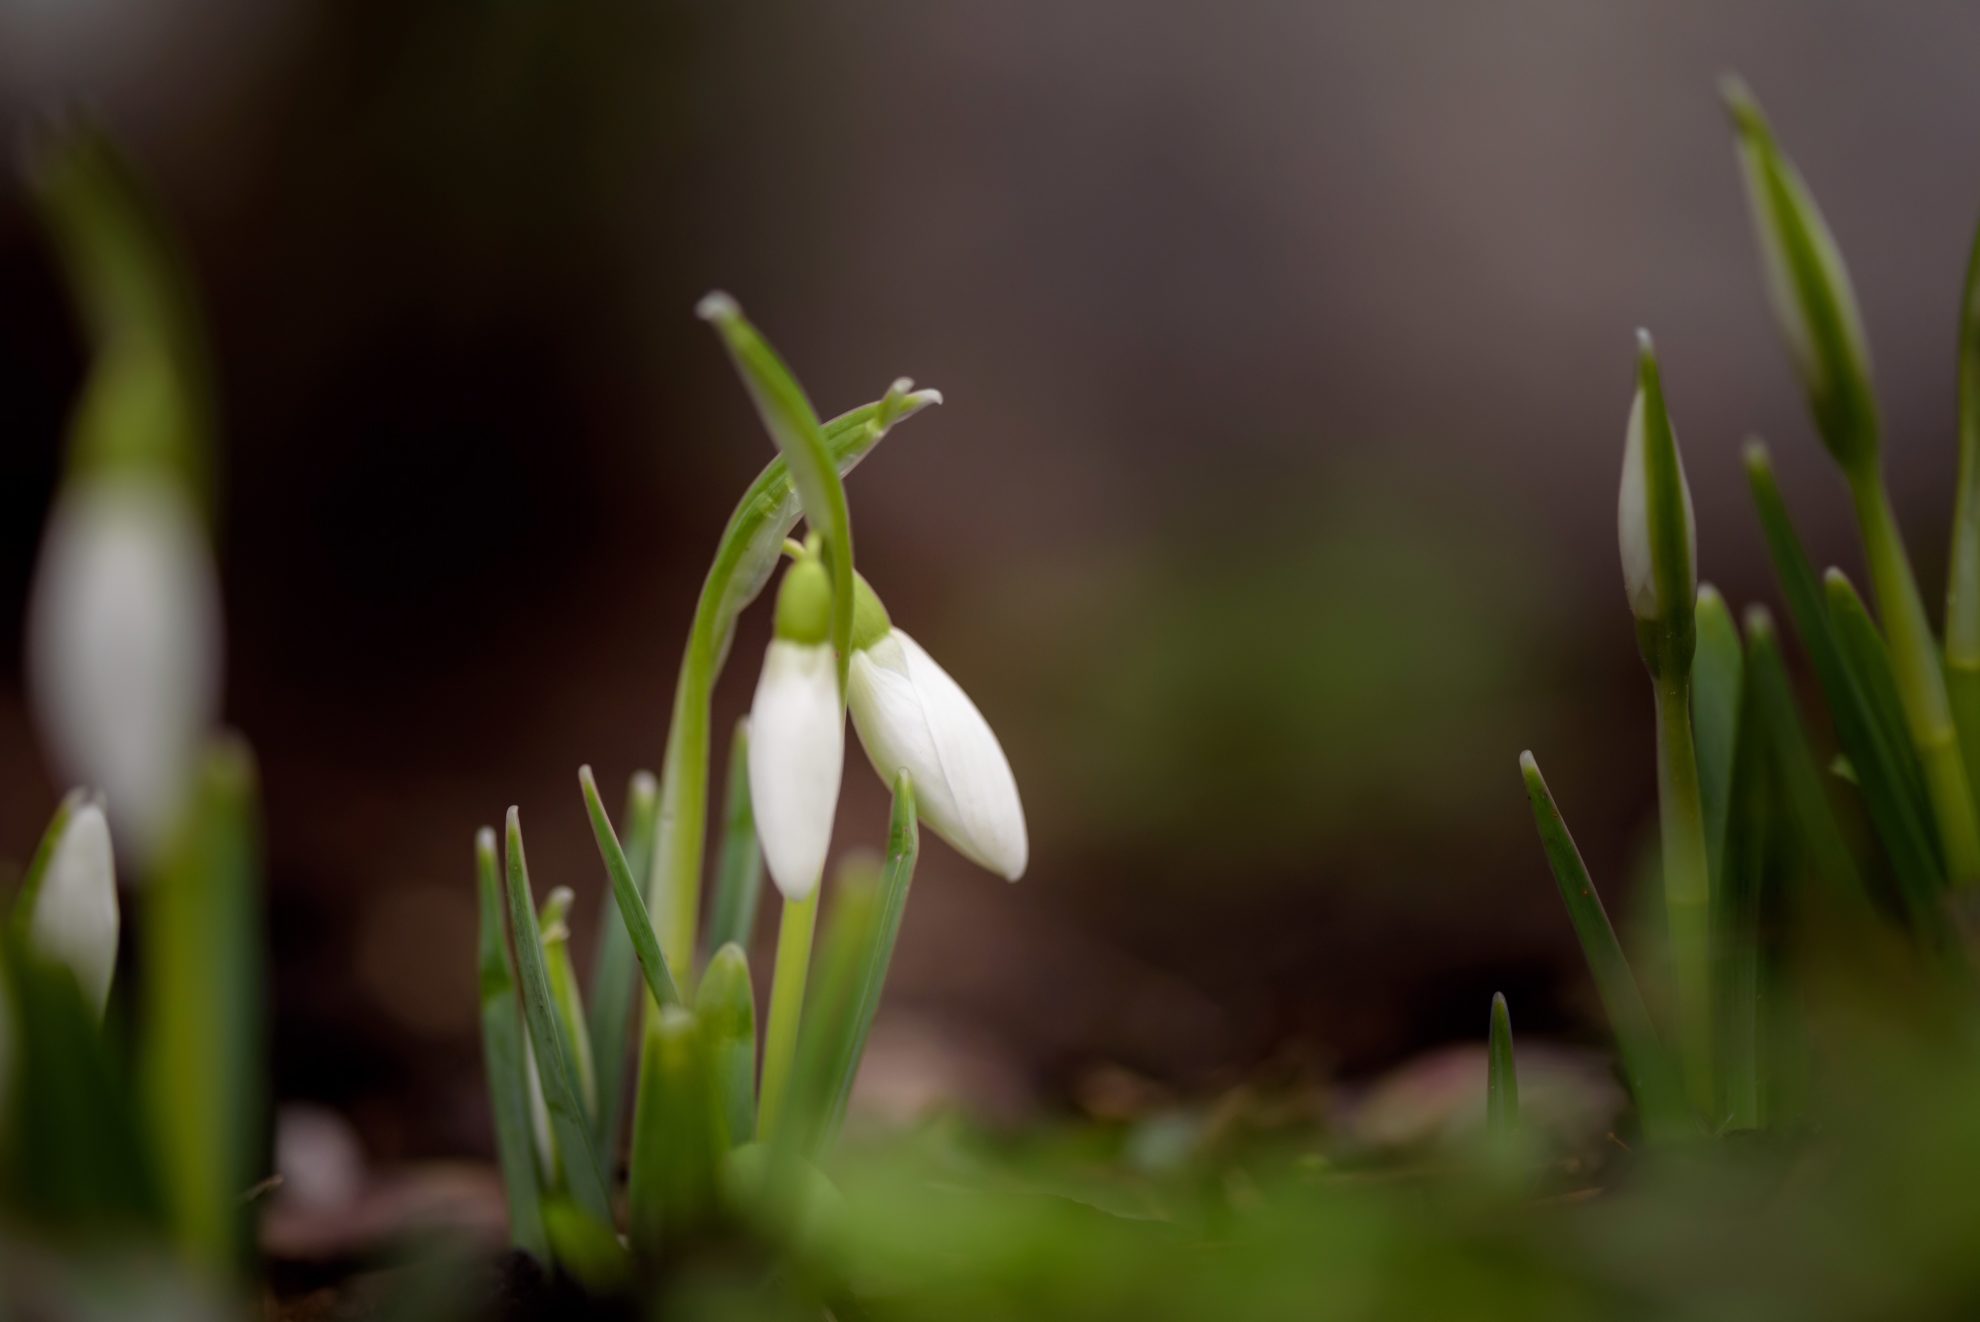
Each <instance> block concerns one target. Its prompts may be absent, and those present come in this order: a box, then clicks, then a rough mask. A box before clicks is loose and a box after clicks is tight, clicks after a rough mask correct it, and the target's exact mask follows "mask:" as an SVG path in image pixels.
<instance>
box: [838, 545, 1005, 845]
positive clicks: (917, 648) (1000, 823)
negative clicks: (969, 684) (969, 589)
mask: <svg viewBox="0 0 1980 1322" xmlns="http://www.w3.org/2000/svg"><path fill="white" fill-rule="evenodd" d="M854 591H855V593H856V596H855V600H854V620H853V655H852V665H851V669H850V672H849V678H848V682H847V689H846V700H847V705H848V707H849V709H850V710H851V712H852V719H853V726H854V728H855V729H857V730H858V732H859V740H860V743H861V744H863V745H865V747H866V755H867V757H868V758H869V759H871V761H872V763H873V769H874V770H875V771H877V772H879V773H880V778H881V779H882V780H884V781H886V782H888V783H889V784H892V783H893V780H894V777H895V776H896V775H897V774H899V773H900V772H901V771H906V772H907V773H908V775H909V776H910V777H911V778H912V779H913V782H914V796H915V804H916V807H917V808H918V809H919V811H920V814H921V820H922V821H923V822H926V823H927V824H928V826H929V828H930V829H932V830H933V831H934V832H935V833H936V834H937V835H939V836H941V837H942V838H943V839H944V840H946V841H948V842H949V843H950V844H951V845H953V846H954V847H955V849H956V850H957V852H958V853H960V854H962V855H963V856H964V857H965V858H967V859H969V860H970V861H971V862H973V863H977V864H980V865H981V866H983V867H986V868H988V869H990V870H991V871H992V872H995V873H997V874H998V875H999V876H1001V877H1004V878H1005V879H1006V880H1009V881H1016V880H1017V879H1018V878H1019V877H1021V876H1023V875H1024V867H1025V863H1026V860H1027V858H1028V857H1029V852H1030V846H1029V844H1028V843H1027V841H1026V838H1025V829H1024V807H1023V805H1022V804H1020V803H1019V802H1018V790H1017V780H1016V779H1015V778H1014V777H1013V776H1012V775H1011V764H1010V763H1009V762H1008V761H1006V760H1005V758H1004V750H1003V747H1002V746H1001V745H999V744H998V742H997V736H996V735H995V734H994V733H992V732H991V729H990V723H989V722H988V721H985V720H984V719H983V713H981V712H979V711H978V710H977V709H976V704H975V703H973V702H971V701H970V700H969V695H968V694H967V693H964V692H963V691H962V687H961V686H960V685H959V684H957V683H956V681H955V680H953V679H951V678H949V673H948V672H947V671H946V670H943V669H942V667H941V666H939V665H937V664H935V659H934V658H933V657H931V656H929V655H928V653H927V652H926V651H925V650H923V648H922V646H921V644H920V643H917V642H916V641H915V640H914V639H912V638H910V637H908V635H907V633H906V632H905V631H903V630H901V629H897V628H895V627H894V624H893V622H892V621H891V620H890V619H888V617H887V611H886V608H885V607H884V606H882V605H881V604H880V599H879V597H877V596H875V595H874V592H873V589H872V587H870V586H869V585H868V584H867V582H866V580H865V579H864V578H860V579H857V580H856V582H855V584H854Z"/></svg>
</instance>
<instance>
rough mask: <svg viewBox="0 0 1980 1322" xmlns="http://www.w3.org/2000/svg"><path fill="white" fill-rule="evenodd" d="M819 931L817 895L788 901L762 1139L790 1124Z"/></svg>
mask: <svg viewBox="0 0 1980 1322" xmlns="http://www.w3.org/2000/svg"><path fill="white" fill-rule="evenodd" d="M820 889H822V888H820ZM817 927H818V890H813V891H812V892H811V894H809V895H807V896H805V897H804V898H803V899H801V900H788V899H787V900H785V901H784V912H783V916H782V918H781V919H779V921H778V924H777V963H776V965H775V966H774V967H773V968H772V969H771V972H770V1022H769V1023H768V1024H767V1025H765V1027H764V1031H763V1087H762V1091H761V1092H759V1093H758V1094H757V1104H756V1132H757V1136H758V1137H759V1138H769V1137H772V1136H774V1135H775V1134H777V1133H778V1131H779V1128H780V1126H782V1125H783V1123H784V1121H785V1116H784V1109H785V1104H786V1102H788V1101H789V1093H790V1088H791V1076H792V1073H793V1070H794V1067H795V1064H796V1061H797V1051H798V1032H799V1028H800V1026H801V1025H802V1023H803V1020H804V1014H805V984H806V981H807V980H808V978H809V977H810V974H811V943H812V938H813V935H814V933H815V932H816V930H817Z"/></svg>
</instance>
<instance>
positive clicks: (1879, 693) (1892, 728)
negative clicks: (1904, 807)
mask: <svg viewBox="0 0 1980 1322" xmlns="http://www.w3.org/2000/svg"><path fill="white" fill-rule="evenodd" d="M1822 590H1823V593H1824V594H1825V595H1826V596H1827V598H1828V603H1829V623H1830V625H1831V626H1832V627H1833V628H1834V629H1835V633H1836V643H1837V645H1838V646H1840V647H1841V649H1842V656H1843V664H1844V665H1846V666H1848V667H1849V670H1850V674H1851V676H1852V677H1853V678H1854V679H1855V680H1856V686H1857V688H1858V690H1859V691H1861V692H1862V694H1863V698H1864V702H1865V709H1866V710H1867V711H1868V713H1869V715H1870V719H1871V720H1872V721H1874V722H1876V725H1877V730H1878V733H1879V734H1880V735H1882V737H1883V740H1884V742H1885V744H1886V745H1888V746H1889V747H1890V748H1891V749H1892V750H1893V754H1894V762H1895V766H1894V768H1893V770H1894V771H1895V772H1896V773H1897V774H1898V776H1899V778H1900V779H1901V780H1902V781H1903V785H1902V789H1903V792H1904V793H1905V794H1906V795H1908V796H1909V797H1910V798H1911V800H1912V801H1913V802H1915V803H1916V804H1917V805H1918V811H1919V812H1920V813H1921V814H1922V813H1926V812H1929V811H1930V810H1931V806H1930V805H1931V799H1930V798H1929V796H1928V795H1927V793H1926V789H1925V773H1924V771H1923V770H1922V769H1921V768H1920V767H1919V765H1918V758H1917V756H1916V754H1914V753H1913V752H1912V749H1911V741H1910V738H1909V736H1908V734H1907V732H1906V730H1905V724H1904V703H1903V701H1902V700H1901V699H1900V698H1899V697H1898V688H1897V676H1896V675H1895V674H1894V673H1893V672H1892V670H1891V654H1890V650H1889V649H1888V648H1887V647H1886V646H1885V645H1884V636H1883V634H1881V633H1879V632H1878V630H1877V623H1876V621H1875V620H1872V619H1871V618H1870V611H1869V609H1868V608H1867V607H1866V606H1865V605H1864V604H1863V598H1862V597H1861V596H1859V595H1858V594H1857V591H1856V587H1855V585H1854V584H1852V583H1851V582H1850V581H1849V577H1848V575H1846V574H1844V573H1843V572H1842V570H1840V569H1833V568H1832V569H1829V570H1827V571H1826V572H1824V573H1823V575H1822Z"/></svg>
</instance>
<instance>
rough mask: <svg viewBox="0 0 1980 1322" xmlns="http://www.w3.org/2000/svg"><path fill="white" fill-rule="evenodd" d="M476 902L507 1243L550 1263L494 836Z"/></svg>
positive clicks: (477, 845)
mask: <svg viewBox="0 0 1980 1322" xmlns="http://www.w3.org/2000/svg"><path fill="white" fill-rule="evenodd" d="M474 864H475V882H476V890H477V894H478V895H479V897H480V901H481V932H480V942H479V945H480V965H481V1067H482V1070H483V1072H484V1073H486V1075H487V1076H488V1105H489V1109H490V1110H491V1111H492V1113H493V1114H494V1118H495V1156H496V1159H497V1161H498V1162H499V1163H500V1165H501V1168H502V1188H503V1192H504V1193H505V1194H506V1195H507V1196H508V1204H509V1237H510V1240H511V1241H512V1242H513V1243H514V1244H515V1246H516V1247H517V1248H519V1249H521V1250H523V1251H524V1252H525V1253H529V1254H531V1255H533V1256H534V1257H535V1258H536V1260H537V1261H538V1262H543V1263H547V1262H549V1260H550V1256H549V1253H550V1242H549V1239H548V1237H547V1235H546V1234H545V1231H544V1226H543V1206H542V1203H541V1192H540V1190H539V1189H538V1187H537V1182H536V1158H535V1154H534V1152H533V1151H532V1147H531V1139H530V1120H529V1078H528V1074H527V1072H526V1068H525V1066H524V1064H523V1052H524V1051H525V1050H526V1048H525V1046H524V1044H523V1028H522V1009H521V1006H520V1004H519V1003H518V1002H517V1000H516V972H515V964H514V962H513V961H512V960H511V958H510V956H509V938H508V924H507V919H506V918H505V917H504V916H503V915H504V914H505V913H506V912H507V910H506V908H505V906H504V902H503V898H502V877H501V866H500V863H499V862H498V860H497V858H496V855H495V832H494V830H493V828H491V827H485V826H484V827H483V828H482V829H481V830H480V832H479V833H477V834H476V836H475V838H474Z"/></svg>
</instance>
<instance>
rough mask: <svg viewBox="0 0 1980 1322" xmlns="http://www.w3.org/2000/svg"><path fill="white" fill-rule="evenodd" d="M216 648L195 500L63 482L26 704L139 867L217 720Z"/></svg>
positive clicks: (153, 480) (149, 480)
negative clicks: (92, 792)
mask: <svg viewBox="0 0 1980 1322" xmlns="http://www.w3.org/2000/svg"><path fill="white" fill-rule="evenodd" d="M220 651H221V649H220V590H219V584H218V582H217V575H216V573H215V570H214V565H213V557H212V553H211V550H210V548H209V547H208V545H207V542H206V535H205V531H204V529H203V528H202V527H201V525H200V516H199V513H198V511H197V510H196V509H195V508H194V506H193V503H192V500H191V498H190V497H189V496H188V495H187V493H186V492H185V491H184V490H183V489H182V488H181V487H179V486H178V485H176V484H174V483H172V482H170V481H166V480H161V479H159V478H157V477H155V476H152V475H150V474H146V473H140V472H134V473H126V474H115V475H101V476H94V477H85V478H83V479H81V480H79V481H73V482H71V483H69V484H68V485H67V486H66V487H65V488H64V489H63V491H62V494H61V496H60V497H59V499H58V500H57V502H56V505H55V510H54V513H53V514H52V516H51V517H50V519H49V522H48V529H47V532H46V533H45V535H44V537H43V540H42V548H41V559H40V563H39V565H38V567H37V570H36V575H35V582H34V590H33V599H32V601H31V603H30V607H29V617H28V648H27V670H28V683H29V688H30V694H31V696H32V699H33V706H34V713H35V716H36V718H37V721H38V723H39V725H40V730H41V735H42V739H43V741H44V742H45V744H46V746H47V748H48V752H49V755H50V757H51V759H52V760H53V762H54V764H55V766H56V768H57V770H58V771H59V772H60V774H61V775H62V776H63V777H65V778H67V779H70V780H74V781H78V782H81V783H85V784H92V785H95V786H98V787H99V788H100V789H101V790H102V791H103V792H104V794H105V795H106V797H107V798H108V801H109V803H110V805H111V807H112V809H113V810H114V811H115V813H116V815H117V825H118V830H119V832H120V833H121V835H122V838H123V839H124V840H125V841H126V843H128V844H129V845H130V846H131V849H132V850H133V852H134V853H135V855H136V856H137V857H138V858H139V859H140V860H141V861H142V860H145V859H149V858H152V857H155V856H156V853H157V851H158V848H159V847H160V846H161V845H162V844H163V842H164V838H165V836H166V834H167V833H168V832H169V831H170V830H171V828H172V825H173V822H174V819H175V817H176V815H177V813H178V810H179V806H180V796H181V794H182V792H183V790H184V787H185V785H186V783H187V781H188V780H189V779H190V773H191V769H192V767H193V764H194V761H195V759H196V757H197V754H198V751H199V748H200V743H201V740H202V739H203V738H204V736H205V735H206V733H207V731H208V730H209V729H210V728H211V726H212V724H213V722H214V719H215V715H216V713H217V710H218V707H219V699H220Z"/></svg>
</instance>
